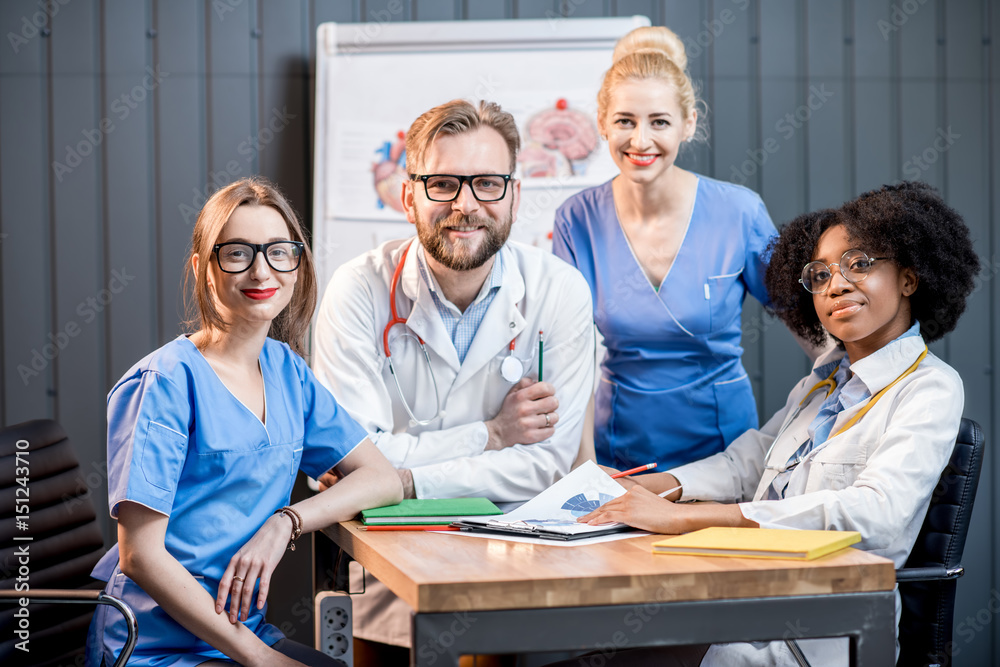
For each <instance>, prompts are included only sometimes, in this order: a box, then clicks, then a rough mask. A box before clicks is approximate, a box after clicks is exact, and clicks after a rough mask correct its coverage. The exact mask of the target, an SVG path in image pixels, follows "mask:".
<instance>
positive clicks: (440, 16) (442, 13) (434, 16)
mask: <svg viewBox="0 0 1000 667" xmlns="http://www.w3.org/2000/svg"><path fill="white" fill-rule="evenodd" d="M461 18H463V17H462V0H413V20H414V21H455V20H458V19H461Z"/></svg>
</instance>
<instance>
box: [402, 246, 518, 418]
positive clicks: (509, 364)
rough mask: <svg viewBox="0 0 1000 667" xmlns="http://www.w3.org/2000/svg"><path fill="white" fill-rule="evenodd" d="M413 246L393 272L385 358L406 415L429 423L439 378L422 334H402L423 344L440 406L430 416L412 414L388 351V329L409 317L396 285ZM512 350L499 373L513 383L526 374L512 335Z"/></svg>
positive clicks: (407, 249)
mask: <svg viewBox="0 0 1000 667" xmlns="http://www.w3.org/2000/svg"><path fill="white" fill-rule="evenodd" d="M412 245H413V241H410V242H409V243H408V244H407V245H406V248H404V249H403V254H402V256H401V257H400V258H399V263H398V264H397V265H396V270H395V271H393V274H392V283H391V284H390V285H389V312H390V314H391V315H392V317H391V318H390V319H389V323H388V324H386V325H385V329H383V330H382V348H383V350H385V358H386V359H387V360H388V361H389V372H390V373H391V374H392V380H393V382H394V383H395V385H396V391H397V392H398V393H399V398H400V400H401V401H402V402H403V409H405V410H406V414H408V415H409V416H410V419H411V421H412V425H419V426H426V425H427V424H430V423H431V422H432V421H434V420H435V419H437V418H438V417H440V416H441V394H440V393H439V391H438V384H437V379H436V378H435V377H434V369H433V367H432V366H431V357H430V355H429V354H428V353H427V346H426V345H425V344H424V339H423V338H421V337H420V336H418V335H416V334H414V333H410V332H409V331H408V330H407V331H405V332H404V333H403V334H402V335H403V336H409V337H410V338H413V339H415V340H416V341H417V343H419V344H420V352H421V353H422V354H423V356H424V362H425V363H426V365H427V372H428V373H429V374H430V377H431V383H432V384H433V385H434V400H435V402H436V404H437V409H436V411H435V412H434V415H433V416H432V417H429V418H428V419H417V416H416V415H415V414H414V413H413V410H412V409H411V408H410V404H409V403H408V402H407V400H406V396H405V395H404V394H403V388H402V386H401V385H400V384H399V376H398V374H397V373H396V369H395V368H394V367H393V365H392V352H390V351H389V330H390V329H392V328H393V327H394V326H396V325H397V324H402V325H404V326H405V325H406V318H403V317H400V316H399V313H398V312H397V311H396V285H398V284H399V277H400V274H402V272H403V265H404V264H405V263H406V255H407V254H408V253H409V252H410V246H412ZM509 349H510V353H509V354H508V355H507V357H505V358H504V360H503V362H501V364H500V375H501V376H503V379H504V380H506V381H507V382H510V383H511V384H513V383H515V382H517V381H518V380H520V379H521V376H522V375H523V374H524V365H523V364H522V363H521V360H520V359H518V358H517V357H515V356H514V339H513V338H512V339H511V341H510V345H509Z"/></svg>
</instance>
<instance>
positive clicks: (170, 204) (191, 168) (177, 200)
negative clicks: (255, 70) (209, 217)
mask: <svg viewBox="0 0 1000 667" xmlns="http://www.w3.org/2000/svg"><path fill="white" fill-rule="evenodd" d="M153 6H154V11H155V16H154V21H155V25H156V31H157V36H156V40H155V45H154V55H155V57H154V67H158V68H159V69H160V70H162V71H163V72H164V73H167V74H169V76H166V77H164V79H163V81H162V83H160V87H159V89H158V92H157V95H156V98H155V102H154V103H155V105H156V113H155V118H156V130H155V131H156V134H155V137H154V140H155V145H156V150H155V159H156V167H155V170H154V171H155V174H156V179H157V180H156V199H155V205H156V219H157V234H156V250H157V252H158V254H159V258H158V260H157V265H158V266H159V270H160V275H159V279H158V283H159V293H158V297H157V304H158V308H159V324H160V328H159V331H158V333H157V336H158V342H159V343H160V344H161V345H162V344H164V343H166V342H167V341H169V340H170V339H172V338H174V337H175V336H177V335H178V334H179V333H180V332H181V331H182V329H183V327H182V325H181V322H182V321H183V319H184V304H183V301H184V300H183V291H182V286H181V285H182V274H183V270H184V259H185V257H186V255H187V250H188V247H189V245H190V243H191V232H192V231H193V229H194V223H195V220H196V219H197V217H198V211H199V210H200V209H201V206H202V204H204V202H205V200H206V199H207V197H208V194H209V192H208V188H207V186H206V183H207V178H206V154H207V148H206V141H205V134H206V131H205V9H204V4H203V3H202V2H200V0H156V2H155V3H154V5H153Z"/></svg>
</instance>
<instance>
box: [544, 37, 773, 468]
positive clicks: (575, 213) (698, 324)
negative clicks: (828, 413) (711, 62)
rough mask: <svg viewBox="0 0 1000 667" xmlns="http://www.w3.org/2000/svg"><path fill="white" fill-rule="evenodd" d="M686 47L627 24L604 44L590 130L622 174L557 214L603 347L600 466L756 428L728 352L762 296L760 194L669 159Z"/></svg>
mask: <svg viewBox="0 0 1000 667" xmlns="http://www.w3.org/2000/svg"><path fill="white" fill-rule="evenodd" d="M686 66H687V58H686V56H685V53H684V45H683V44H682V43H681V41H680V39H678V37H677V35H675V34H674V33H673V32H672V31H670V30H669V29H668V28H664V27H651V28H648V27H647V28H638V29H636V30H633V31H632V32H631V33H629V34H628V35H626V36H625V37H623V38H622V39H621V40H620V41H619V43H618V45H617V46H616V48H615V54H614V64H613V65H612V67H611V69H609V70H608V72H607V74H606V75H605V77H604V83H603V85H602V87H601V90H600V93H599V94H598V98H597V101H598V112H597V115H598V119H597V120H598V126H599V128H600V130H601V133H602V135H603V136H604V137H605V138H606V139H607V141H608V148H609V149H610V151H611V156H612V158H613V159H614V161H615V163H616V164H617V165H618V168H619V169H620V171H621V173H620V174H619V175H618V176H616V177H615V178H614V179H612V180H611V181H609V182H607V183H605V184H604V185H600V186H597V187H594V188H590V189H588V190H584V191H583V192H581V193H579V194H577V195H575V196H573V197H572V198H570V199H569V200H568V201H566V202H565V203H564V204H563V205H562V206H561V207H560V208H559V211H558V212H557V214H556V221H555V233H554V235H553V251H554V252H555V254H557V255H558V256H559V257H562V258H563V259H565V260H566V261H568V262H569V263H570V264H572V265H573V266H575V267H576V268H578V269H579V270H580V271H581V272H582V273H583V275H584V277H585V278H586V279H587V281H588V282H589V283H590V287H591V291H592V294H593V298H594V316H595V320H596V322H597V327H598V329H599V330H600V332H601V334H602V335H603V337H604V345H605V347H606V348H607V356H606V358H605V360H604V363H603V364H602V374H601V383H600V385H599V387H598V390H597V396H596V399H595V411H594V421H595V424H594V446H595V451H596V454H597V460H598V462H599V463H601V464H603V465H607V466H611V467H614V468H620V469H626V468H631V467H634V466H639V465H643V464H646V463H650V462H654V461H655V462H657V463H658V464H659V465H660V467H661V468H662V467H664V466H667V467H671V466H676V465H680V464H683V463H687V462H689V461H693V460H697V459H701V458H704V457H706V456H709V455H711V454H714V453H716V452H719V451H721V450H722V449H723V448H724V447H725V446H726V445H727V444H728V443H730V442H731V441H732V440H734V439H735V438H736V437H737V436H738V435H740V434H741V433H743V432H744V431H746V430H747V429H749V428H754V427H756V426H757V410H756V405H755V402H754V397H753V392H752V389H751V386H750V380H749V378H748V377H747V374H746V371H745V370H744V368H743V365H742V363H741V361H740V357H741V355H742V354H743V348H742V347H741V346H740V338H741V329H740V314H741V311H742V305H743V299H744V298H745V296H746V294H747V292H749V293H751V294H752V295H753V296H754V297H755V298H756V299H757V300H758V301H760V302H761V303H764V304H766V303H767V292H766V290H765V288H764V271H765V269H766V257H765V248H766V247H767V244H768V242H769V240H770V239H771V237H773V236H774V235H775V234H776V231H775V229H774V225H773V224H772V223H771V219H770V217H769V216H768V214H767V209H765V207H764V204H763V202H762V201H761V200H760V197H758V196H757V195H756V194H755V193H754V192H752V191H751V190H748V189H746V188H743V187H740V186H738V185H733V184H731V183H724V182H722V181H716V180H714V179H711V178H706V177H705V176H700V175H697V174H693V173H691V172H689V171H685V170H684V169H681V168H680V167H678V166H677V165H676V164H674V162H675V160H676V158H677V154H678V152H679V151H680V149H681V146H682V145H683V143H684V142H687V141H691V140H692V139H693V138H694V137H695V135H696V130H697V120H698V112H697V109H696V107H697V104H698V99H697V96H696V94H695V91H694V89H693V86H692V83H691V79H690V77H689V76H688V75H687V72H686Z"/></svg>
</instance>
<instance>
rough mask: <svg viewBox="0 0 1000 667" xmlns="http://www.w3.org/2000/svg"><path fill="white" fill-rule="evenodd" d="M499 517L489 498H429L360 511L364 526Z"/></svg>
mask: <svg viewBox="0 0 1000 667" xmlns="http://www.w3.org/2000/svg"><path fill="white" fill-rule="evenodd" d="M491 514H503V512H501V511H500V508H498V507H497V506H496V505H494V504H493V503H492V502H491V501H490V500H489V498H429V499H426V500H421V499H417V500H404V501H403V502H401V503H399V504H398V505H388V506H386V507H376V508H375V509H370V510H364V511H363V512H361V518H362V519H363V520H364V523H365V525H366V526H406V525H427V524H439V523H451V522H452V521H458V520H459V519H462V518H464V517H467V516H489V515H491Z"/></svg>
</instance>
